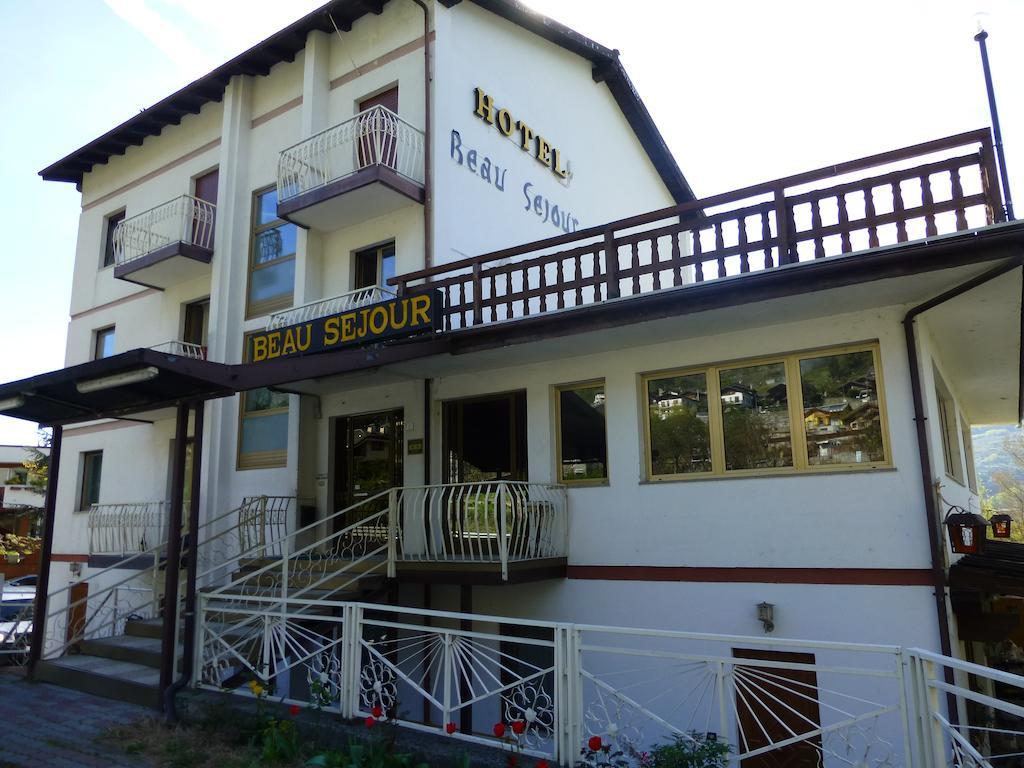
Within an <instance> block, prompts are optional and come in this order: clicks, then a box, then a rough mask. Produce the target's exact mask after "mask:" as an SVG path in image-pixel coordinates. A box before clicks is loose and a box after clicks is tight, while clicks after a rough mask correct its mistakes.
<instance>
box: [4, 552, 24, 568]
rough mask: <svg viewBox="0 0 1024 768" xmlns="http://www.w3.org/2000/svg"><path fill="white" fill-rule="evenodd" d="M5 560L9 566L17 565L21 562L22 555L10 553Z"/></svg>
mask: <svg viewBox="0 0 1024 768" xmlns="http://www.w3.org/2000/svg"><path fill="white" fill-rule="evenodd" d="M5 559H6V560H7V564H8V565H17V564H18V563H20V562H21V553H20V552H8V553H7V555H6V557H5Z"/></svg>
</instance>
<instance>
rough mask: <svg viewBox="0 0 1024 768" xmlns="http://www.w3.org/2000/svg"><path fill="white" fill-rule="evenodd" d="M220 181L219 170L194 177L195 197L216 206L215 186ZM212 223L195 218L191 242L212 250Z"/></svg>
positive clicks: (215, 169)
mask: <svg viewBox="0 0 1024 768" xmlns="http://www.w3.org/2000/svg"><path fill="white" fill-rule="evenodd" d="M219 180H220V169H218V168H214V169H213V170H212V171H210V172H209V173H204V174H203V175H202V176H197V177H196V194H195V197H197V198H199V199H200V200H205V201H206V202H207V203H211V204H213V205H217V185H218V183H219ZM213 231H214V222H213V221H209V222H206V221H205V220H204V219H202V218H200V217H199V216H196V218H195V221H193V222H192V242H193V243H195V244H196V245H202V246H204V247H206V248H213Z"/></svg>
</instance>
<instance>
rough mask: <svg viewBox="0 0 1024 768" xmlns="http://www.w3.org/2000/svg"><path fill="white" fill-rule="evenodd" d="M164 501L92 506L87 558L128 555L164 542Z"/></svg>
mask: <svg viewBox="0 0 1024 768" xmlns="http://www.w3.org/2000/svg"><path fill="white" fill-rule="evenodd" d="M168 507H169V502H166V501H130V502H122V503H115V504H93V505H92V506H91V507H90V508H89V554H90V555H131V554H135V553H138V552H145V551H146V550H148V549H150V548H151V547H154V546H156V545H162V544H163V543H164V541H165V540H166V538H167V510H168Z"/></svg>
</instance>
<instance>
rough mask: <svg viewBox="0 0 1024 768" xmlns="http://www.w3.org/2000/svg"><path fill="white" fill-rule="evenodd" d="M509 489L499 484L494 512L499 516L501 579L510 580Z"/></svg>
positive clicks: (503, 484)
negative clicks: (506, 510)
mask: <svg viewBox="0 0 1024 768" xmlns="http://www.w3.org/2000/svg"><path fill="white" fill-rule="evenodd" d="M506 494H507V489H506V485H505V483H503V482H502V483H499V484H498V497H497V499H495V504H494V514H496V515H497V516H498V524H497V526H496V527H497V530H498V557H499V559H500V560H501V580H502V581H508V540H507V539H506V538H505V534H506V530H505V529H506V528H507V526H506V524H505V496H506Z"/></svg>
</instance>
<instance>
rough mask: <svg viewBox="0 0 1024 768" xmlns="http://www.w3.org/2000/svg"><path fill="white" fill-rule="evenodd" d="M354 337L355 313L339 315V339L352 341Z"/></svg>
mask: <svg viewBox="0 0 1024 768" xmlns="http://www.w3.org/2000/svg"><path fill="white" fill-rule="evenodd" d="M355 337H356V313H355V312H349V313H348V314H347V315H342V316H341V340H342V341H352V339H354V338H355Z"/></svg>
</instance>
